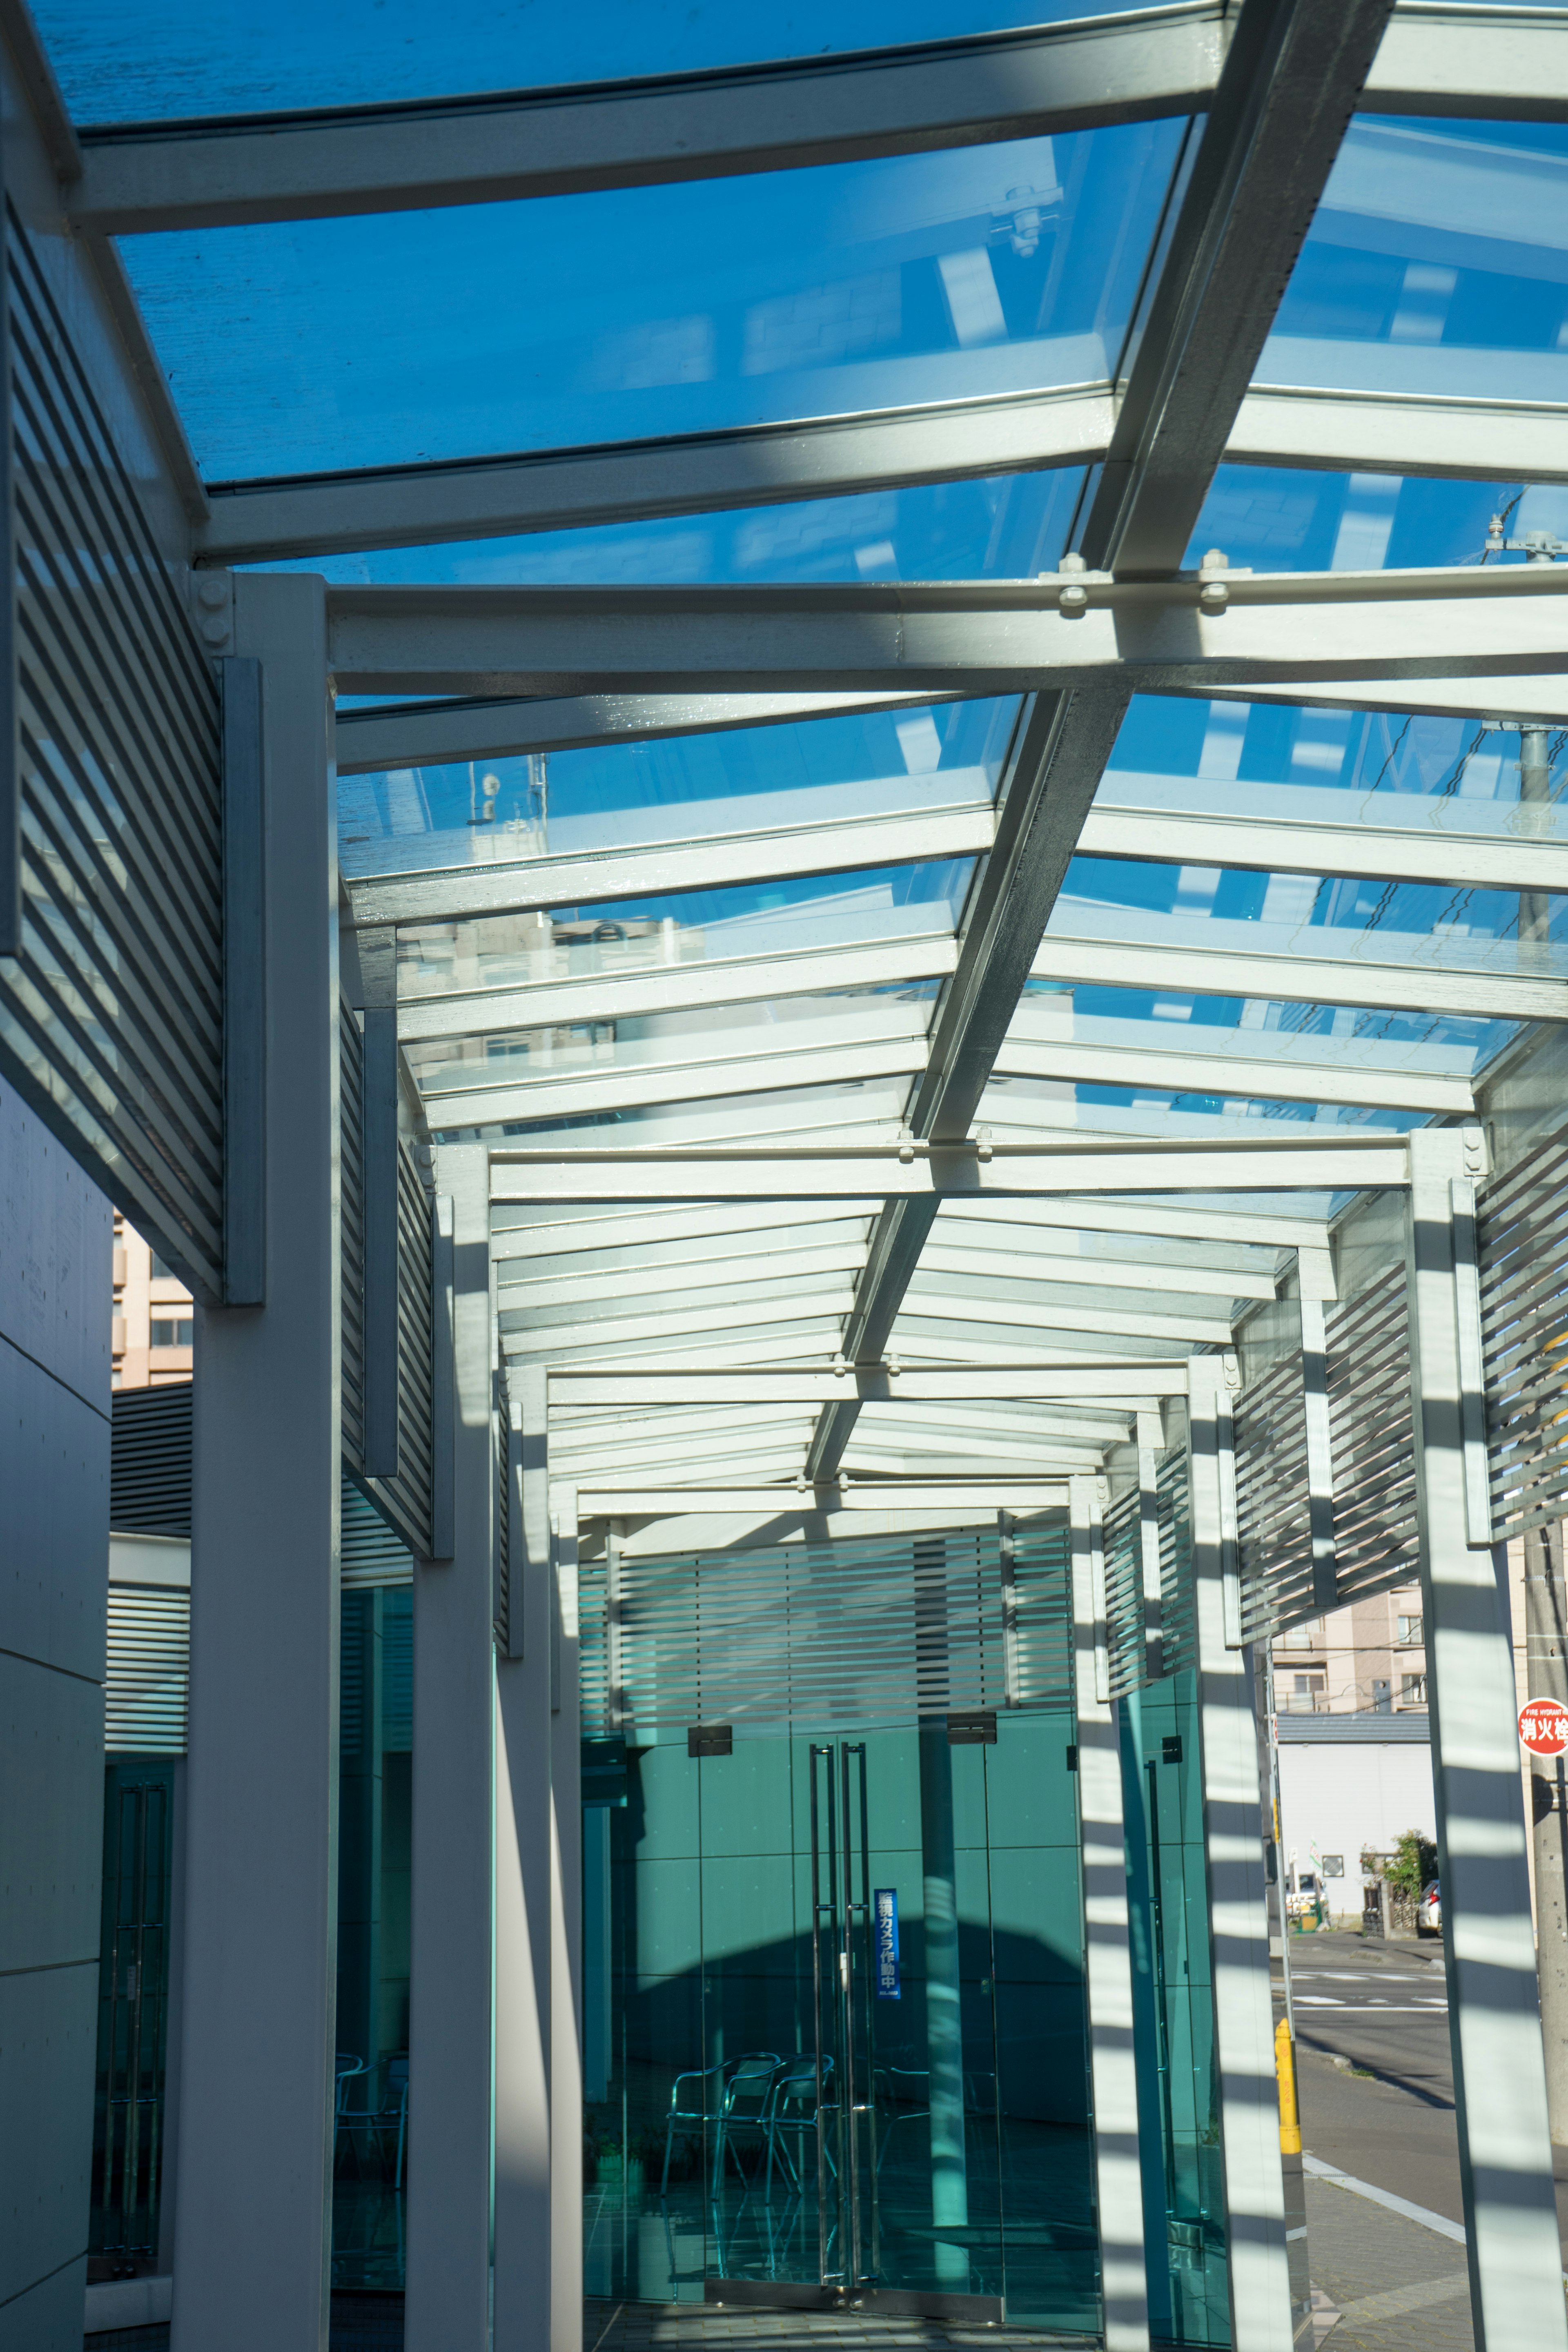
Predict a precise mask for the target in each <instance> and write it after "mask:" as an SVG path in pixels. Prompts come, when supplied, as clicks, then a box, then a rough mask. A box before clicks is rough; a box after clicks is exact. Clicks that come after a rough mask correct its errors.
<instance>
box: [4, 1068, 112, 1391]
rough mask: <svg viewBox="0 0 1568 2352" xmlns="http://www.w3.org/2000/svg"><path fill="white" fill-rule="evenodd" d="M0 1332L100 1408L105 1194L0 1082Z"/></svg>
mask: <svg viewBox="0 0 1568 2352" xmlns="http://www.w3.org/2000/svg"><path fill="white" fill-rule="evenodd" d="M0 1170H3V1171H4V1177H5V1181H4V1182H3V1183H0V1332H4V1334H5V1337H6V1339H9V1340H10V1341H11V1342H12V1344H13V1346H15V1347H17V1348H20V1349H22V1351H23V1352H24V1354H26V1355H28V1356H31V1357H32V1358H33V1360H34V1361H35V1362H36V1363H38V1364H41V1365H42V1366H43V1368H44V1370H46V1371H47V1372H49V1373H51V1374H52V1375H53V1377H54V1378H55V1379H56V1380H57V1381H61V1382H62V1383H63V1384H64V1385H65V1387H67V1388H68V1389H74V1391H76V1393H77V1395H78V1396H79V1397H83V1398H85V1399H86V1400H87V1402H88V1403H89V1404H90V1405H93V1406H95V1407H96V1408H97V1410H98V1412H100V1413H107V1412H108V1411H109V1393H110V1391H109V1339H110V1332H109V1299H110V1247H111V1244H112V1231H111V1218H110V1207H109V1202H107V1201H106V1200H105V1199H104V1197H103V1194H102V1193H101V1192H100V1191H99V1190H98V1187H97V1186H96V1185H95V1184H94V1183H92V1182H91V1181H90V1180H89V1178H88V1177H87V1176H85V1175H84V1174H83V1173H82V1171H81V1170H80V1169H79V1167H78V1166H77V1164H76V1162H75V1160H72V1158H71V1156H70V1154H69V1153H68V1151H67V1150H66V1149H65V1147H64V1145H63V1144H61V1143H58V1142H57V1141H56V1139H55V1138H54V1137H53V1136H52V1135H50V1134H49V1132H48V1130H47V1129H46V1128H45V1127H44V1125H43V1124H42V1122H41V1121H40V1120H39V1119H37V1118H35V1117H34V1115H33V1113H32V1112H31V1111H30V1110H29V1109H28V1108H26V1104H25V1103H23V1102H22V1101H21V1099H20V1098H19V1097H18V1096H17V1095H16V1094H15V1093H14V1092H13V1091H12V1089H11V1088H10V1087H8V1086H6V1085H5V1083H4V1082H3V1081H0Z"/></svg>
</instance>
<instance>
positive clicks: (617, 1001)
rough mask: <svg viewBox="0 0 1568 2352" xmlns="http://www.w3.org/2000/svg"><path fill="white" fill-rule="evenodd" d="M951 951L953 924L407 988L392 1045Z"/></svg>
mask: <svg viewBox="0 0 1568 2352" xmlns="http://www.w3.org/2000/svg"><path fill="white" fill-rule="evenodd" d="M955 959H956V950H955V948H954V946H953V941H952V933H951V932H930V933H926V934H923V935H922V934H918V933H917V934H916V935H915V937H913V938H912V939H907V940H887V941H886V942H879V943H878V944H877V945H875V946H872V947H853V948H806V949H797V950H794V951H793V952H790V953H785V954H779V953H777V952H774V953H773V954H768V955H761V954H759V955H749V956H714V957H711V958H709V959H707V960H705V961H701V962H691V963H677V964H656V963H649V964H645V965H643V966H641V967H640V968H635V969H633V970H630V971H616V972H593V973H588V974H585V975H584V977H583V978H582V979H579V980H541V981H536V982H532V983H531V985H530V986H528V987H525V988H481V989H453V990H451V991H449V992H447V994H445V995H440V996H437V995H429V996H418V995H412V994H411V995H405V997H403V998H402V1000H401V1001H400V1003H399V1004H398V1008H397V1034H398V1040H399V1043H400V1044H403V1045H414V1044H417V1043H419V1042H421V1041H422V1040H424V1039H426V1038H432V1037H478V1036H486V1035H493V1034H498V1033H499V1032H500V1031H503V1030H527V1029H554V1028H567V1027H570V1026H571V1024H573V1023H574V1022H593V1021H621V1020H634V1019H637V1018H638V1017H639V1016H642V1015H646V1014H647V1013H687V1012H693V1011H697V1010H699V1009H700V1008H702V1007H704V1006H707V1005H713V1004H746V1003H757V1002H759V1001H765V1000H766V999H767V998H769V997H773V996H814V995H816V994H818V993H820V994H823V995H827V994H836V993H837V992H839V991H841V990H845V989H859V988H889V987H896V986H897V985H898V984H899V983H900V982H902V981H911V980H931V979H939V978H941V976H942V974H943V973H944V972H949V971H952V967H953V963H954V961H955Z"/></svg>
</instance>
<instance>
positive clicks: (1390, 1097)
mask: <svg viewBox="0 0 1568 2352" xmlns="http://www.w3.org/2000/svg"><path fill="white" fill-rule="evenodd" d="M1196 1034H1202V1033H1201V1031H1200V1032H1198V1033H1196ZM1268 1034H1269V1033H1268V1031H1256V1030H1248V1031H1247V1043H1248V1045H1252V1044H1254V1043H1255V1042H1256V1041H1257V1040H1258V1038H1259V1037H1267V1036H1268ZM995 1076H997V1077H1020V1078H1044V1079H1047V1080H1049V1079H1061V1080H1064V1081H1066V1082H1068V1083H1069V1084H1072V1085H1075V1086H1095V1087H1132V1088H1136V1089H1138V1090H1140V1091H1143V1090H1148V1091H1151V1092H1153V1093H1170V1094H1177V1095H1182V1094H1187V1095H1201V1096H1205V1097H1219V1098H1220V1099H1221V1100H1222V1101H1228V1100H1230V1099H1232V1098H1235V1099H1237V1100H1252V1099H1258V1100H1262V1101H1265V1102H1310V1103H1346V1104H1350V1105H1353V1106H1357V1107H1365V1108H1375V1109H1379V1110H1420V1111H1436V1112H1450V1113H1454V1114H1456V1115H1458V1116H1461V1117H1462V1116H1464V1115H1466V1114H1468V1113H1469V1112H1472V1111H1473V1110H1474V1109H1475V1107H1476V1098H1475V1089H1474V1087H1472V1085H1471V1083H1470V1081H1469V1079H1468V1078H1463V1077H1442V1076H1430V1077H1428V1076H1425V1075H1422V1074H1419V1073H1411V1072H1409V1071H1405V1070H1401V1069H1388V1070H1379V1069H1375V1068H1370V1067H1368V1066H1365V1065H1363V1066H1360V1067H1353V1066H1346V1065H1344V1064H1342V1063H1340V1062H1331V1061H1328V1060H1323V1061H1318V1062H1311V1061H1306V1060H1303V1059H1301V1058H1299V1057H1298V1056H1296V1055H1292V1056H1291V1057H1290V1059H1289V1060H1288V1061H1287V1060H1285V1059H1284V1058H1283V1057H1281V1059H1279V1061H1270V1060H1268V1058H1267V1057H1266V1056H1265V1055H1261V1054H1247V1055H1241V1054H1234V1055H1233V1054H1166V1053H1161V1052H1156V1051H1150V1050H1148V1049H1146V1048H1144V1047H1142V1046H1137V1047H1134V1046H1127V1045H1104V1044H1101V1043H1100V1042H1099V1041H1098V1040H1096V1041H1094V1042H1093V1043H1089V1042H1088V1041H1084V1042H1081V1043H1080V1042H1078V1041H1076V1040H1070V1039H1061V1040H1056V1039H1052V1040H1049V1041H1046V1042H1042V1043H1038V1044H1037V1043H1034V1042H1033V1041H1031V1040H1030V1039H1028V1038H1027V1037H1017V1036H1012V1035H1010V1036H1008V1037H1007V1039H1006V1040H1005V1043H1004V1045H1003V1046H1002V1050H1001V1052H1000V1053H999V1054H998V1055H997V1056H996V1069H995ZM994 1115H995V1114H994Z"/></svg>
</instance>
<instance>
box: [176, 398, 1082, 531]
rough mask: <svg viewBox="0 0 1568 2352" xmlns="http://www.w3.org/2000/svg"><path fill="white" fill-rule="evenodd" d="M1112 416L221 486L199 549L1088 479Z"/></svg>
mask: <svg viewBox="0 0 1568 2352" xmlns="http://www.w3.org/2000/svg"><path fill="white" fill-rule="evenodd" d="M1114 417H1115V409H1114V404H1113V402H1112V398H1111V394H1110V387H1109V386H1108V385H1106V386H1101V385H1097V384H1089V385H1083V384H1075V385H1071V386H1068V387H1067V388H1065V389H1063V390H1060V391H1050V392H1029V393H999V394H993V395H991V396H989V397H985V398H980V399H974V400H959V401H942V402H938V403H933V404H928V405H923V406H919V407H910V408H906V409H893V410H889V411H888V412H886V413H880V412H878V411H876V410H866V411H859V412H857V413H855V414H853V415H846V416H821V417H810V418H806V419H805V420H804V421H797V422H794V423H790V424H786V425H737V426H732V427H731V428H730V429H728V430H726V431H721V432H714V433H700V434H681V435H672V436H669V437H668V438H663V439H649V440H641V441H622V442H614V443H605V444H603V445H600V446H589V447H584V448H578V449H549V450H539V451H531V450H530V451H519V452H517V453H516V454H515V455H511V456H508V457H486V458H470V459H459V460H455V461H443V462H438V463H436V464H430V465H416V466H402V467H376V468H374V469H373V470H371V471H367V472H363V473H334V474H307V475H301V476H299V477H296V478H282V477H279V478H274V479H268V478H261V479H258V480H255V481H246V482H231V483H222V484H217V485H215V486H214V488H212V489H211V490H210V491H209V492H208V499H209V502H210V514H209V518H208V520H207V521H206V522H205V525H204V526H203V528H202V530H201V532H200V535H199V537H198V539H197V541H196V550H197V554H198V556H199V558H200V560H201V562H203V563H205V564H207V565H209V566H210V565H213V564H225V563H258V562H270V561H278V560H279V559H289V560H290V561H294V560H298V559H300V558H302V557H307V556H311V555H335V554H343V553H346V552H348V551H351V550H358V549H365V548H377V547H426V546H430V545H434V544H436V543H437V541H447V540H479V539H498V538H509V539H510V538H513V537H519V536H524V535H527V534H530V533H532V532H535V531H542V530H582V529H584V528H585V527H589V526H603V525H605V524H607V523H628V522H648V521H655V520H659V519H661V518H666V517H669V516H672V515H687V514H719V513H733V512H735V511H736V510H738V509H743V508H748V507H774V506H786V505H789V504H792V503H794V502H795V501H796V500H798V499H830V498H846V497H855V496H862V495H864V494H865V493H866V492H868V491H870V490H891V489H906V488H911V487H914V486H916V485H919V484H922V483H935V482H952V481H963V480H968V479H973V478H984V477H985V476H988V475H993V474H1024V473H1034V472H1037V471H1038V470H1040V469H1042V468H1044V467H1052V466H1090V465H1093V464H1094V463H1095V462H1096V460H1097V459H1098V457H1100V454H1101V452H1102V451H1103V450H1104V448H1105V447H1106V446H1107V444H1108V442H1109V440H1110V433H1111V427H1112V424H1113V422H1114Z"/></svg>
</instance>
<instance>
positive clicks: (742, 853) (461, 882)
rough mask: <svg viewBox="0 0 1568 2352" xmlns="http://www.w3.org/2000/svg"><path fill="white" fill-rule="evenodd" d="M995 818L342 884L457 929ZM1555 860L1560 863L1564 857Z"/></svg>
mask: <svg viewBox="0 0 1568 2352" xmlns="http://www.w3.org/2000/svg"><path fill="white" fill-rule="evenodd" d="M995 834H996V816H995V812H994V809H993V808H992V807H991V805H990V803H988V802H986V803H979V804H978V805H975V804H971V805H970V806H968V807H960V808H945V809H911V810H910V811H908V812H907V813H905V814H900V815H898V816H876V817H843V818H840V819H839V820H838V821H837V823H834V824H822V823H820V822H818V823H816V824H799V825H784V826H781V827H780V828H779V829H778V830H777V831H776V832H767V833H733V834H718V835H709V836H708V837H707V838H706V839H700V840H696V841H670V842H658V843H655V844H650V845H648V846H647V847H639V848H635V849H604V850H595V851H593V852H591V853H590V854H588V855H587V856H580V857H530V858H517V859H511V860H507V861H506V862H504V863H503V862H501V861H500V860H496V861H489V860H487V861H486V862H485V863H484V864H483V865H468V866H441V867H438V868H436V869H433V870H430V871H426V872H420V873H411V874H388V875H380V876H377V877H376V878H375V879H374V880H373V881H366V882H351V883H350V885H349V899H350V904H351V906H352V908H353V919H354V922H355V923H356V924H357V925H359V926H361V927H363V926H364V925H367V924H373V923H446V922H462V921H464V920H466V919H468V918H470V917H476V916H486V915H514V914H522V913H525V912H528V911H529V910H531V909H533V908H554V907H583V906H600V905H603V904H604V903H605V901H606V900H608V899H619V898H664V897H668V895H669V894H670V893H671V892H680V891H685V890H721V889H725V888H727V887H731V886H732V885H734V884H737V883H749V882H776V881H784V880H789V879H793V878H795V877H796V876H805V875H808V874H853V873H858V872H863V871H864V870H865V869H867V868H868V867H871V866H918V865H920V864H921V863H922V862H924V861H925V860H927V859H929V858H950V857H973V856H978V855H979V854H980V853H981V852H982V851H984V850H987V849H989V848H990V846H991V845H992V842H993V841H994V838H995ZM1563 855H1564V856H1565V857H1568V851H1564V852H1563Z"/></svg>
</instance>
